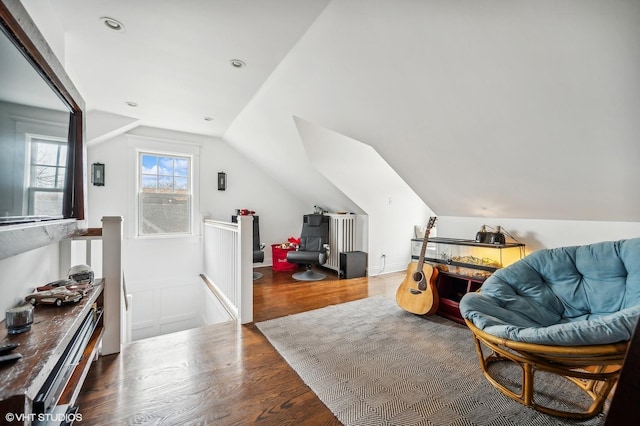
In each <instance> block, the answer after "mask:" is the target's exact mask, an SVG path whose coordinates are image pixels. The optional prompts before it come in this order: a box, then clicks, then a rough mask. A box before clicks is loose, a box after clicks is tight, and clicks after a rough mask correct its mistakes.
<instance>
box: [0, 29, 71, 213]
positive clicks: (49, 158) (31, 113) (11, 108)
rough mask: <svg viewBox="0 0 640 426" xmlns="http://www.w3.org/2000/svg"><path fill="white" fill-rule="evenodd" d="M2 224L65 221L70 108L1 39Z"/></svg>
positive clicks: (8, 41)
mask: <svg viewBox="0 0 640 426" xmlns="http://www.w3.org/2000/svg"><path fill="white" fill-rule="evenodd" d="M0 58H2V62H1V63H0V82H1V83H0V150H1V151H2V156H1V157H0V222H1V223H15V222H16V221H28V220H34V219H60V218H63V217H64V211H63V198H64V189H65V177H66V175H67V166H68V163H69V161H68V157H69V154H70V150H69V149H68V147H69V118H70V113H71V108H70V107H69V105H67V104H66V103H65V102H64V101H63V100H62V99H61V98H60V96H59V95H58V93H57V92H55V90H54V89H53V88H52V87H51V86H50V85H49V83H48V82H47V81H46V80H45V79H44V78H43V77H42V75H40V73H38V72H37V71H36V68H34V66H33V65H32V64H31V63H30V62H29V60H28V59H27V58H26V57H25V56H24V55H23V54H22V52H21V51H20V50H18V48H17V46H16V45H15V44H14V42H13V40H12V39H10V38H9V35H8V34H7V33H6V31H2V32H1V33H0Z"/></svg>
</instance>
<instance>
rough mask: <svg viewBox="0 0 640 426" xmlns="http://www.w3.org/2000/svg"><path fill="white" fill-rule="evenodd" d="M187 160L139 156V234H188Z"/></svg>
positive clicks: (189, 199)
mask: <svg viewBox="0 0 640 426" xmlns="http://www.w3.org/2000/svg"><path fill="white" fill-rule="evenodd" d="M190 179H191V160H190V159H189V158H187V157H172V156H169V155H153V154H140V182H141V191H140V195H139V197H140V198H139V218H138V220H139V226H138V232H139V234H140V235H160V234H186V233H190V232H191V194H190V190H191V188H190V186H189V182H190Z"/></svg>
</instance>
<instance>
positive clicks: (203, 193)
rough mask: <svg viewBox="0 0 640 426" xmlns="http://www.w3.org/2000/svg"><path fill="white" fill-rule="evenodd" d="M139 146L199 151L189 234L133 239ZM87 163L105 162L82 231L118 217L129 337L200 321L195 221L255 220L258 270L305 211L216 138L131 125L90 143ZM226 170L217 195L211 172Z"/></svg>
mask: <svg viewBox="0 0 640 426" xmlns="http://www.w3.org/2000/svg"><path fill="white" fill-rule="evenodd" d="M139 141H143V142H144V143H146V144H152V145H153V144H155V145H156V146H158V149H162V147H167V146H172V145H174V146H178V145H183V146H186V147H188V149H194V147H197V150H198V151H199V156H198V157H199V171H200V176H199V180H198V182H197V183H198V185H196V187H197V188H199V191H198V192H199V210H198V211H197V212H196V214H195V223H194V225H195V229H196V230H198V231H197V233H196V235H194V236H192V237H179V238H144V239H143V238H136V237H135V233H134V231H135V226H134V224H135V220H136V219H135V214H134V213H135V208H134V207H135V199H136V195H135V185H136V176H135V164H136V161H137V160H136V151H135V147H136V146H137V144H138V143H142V142H139ZM88 157H89V164H91V163H94V162H101V163H104V164H105V186H102V187H100V186H93V185H89V190H88V192H89V194H88V200H89V227H100V226H101V223H100V219H101V218H102V217H103V216H122V217H123V218H124V229H125V235H124V238H125V239H124V241H123V265H124V270H125V276H126V283H127V289H128V291H129V293H131V294H132V295H133V339H134V340H135V339H140V338H144V337H150V336H153V335H157V334H164V333H167V332H173V331H177V330H180V329H186V328H191V327H195V326H198V325H201V324H202V316H201V311H202V308H203V307H204V306H203V303H202V301H203V298H202V290H201V286H202V283H201V279H200V277H199V274H200V273H202V248H201V238H200V234H199V230H200V227H201V223H202V218H203V216H208V217H210V218H212V219H216V220H223V221H231V215H233V214H234V213H235V209H237V208H248V209H251V210H254V211H256V213H257V214H258V215H259V216H260V234H261V240H262V242H264V243H265V244H266V246H267V248H266V249H265V262H264V265H269V264H270V262H271V251H270V244H272V243H276V242H283V241H286V239H287V238H288V237H290V236H298V235H299V233H300V228H301V226H302V225H301V224H302V215H303V214H304V213H308V212H310V211H311V210H312V208H313V206H306V205H304V204H303V203H301V202H300V201H299V200H298V199H296V198H295V197H292V196H291V195H290V194H289V193H288V192H287V191H285V190H283V189H282V188H281V187H280V186H279V185H278V184H276V183H275V182H274V181H273V180H272V179H271V178H270V177H269V176H267V175H265V174H264V173H263V172H262V171H261V170H260V169H258V168H257V167H256V166H255V165H254V164H252V163H251V162H249V161H247V160H246V159H245V158H244V157H242V156H241V155H239V154H238V153H237V152H236V151H235V150H234V149H233V148H231V147H230V146H228V145H227V144H226V143H224V142H222V141H221V140H219V139H215V138H209V137H203V136H197V135H192V134H185V133H178V132H170V131H164V130H161V129H153V128H138V129H135V130H133V131H131V132H128V133H126V134H124V135H120V136H117V137H115V138H113V139H110V140H105V141H103V142H101V143H97V144H94V145H91V146H90V147H89V148H88ZM219 171H224V172H226V173H227V189H226V191H218V190H217V173H218V172H219Z"/></svg>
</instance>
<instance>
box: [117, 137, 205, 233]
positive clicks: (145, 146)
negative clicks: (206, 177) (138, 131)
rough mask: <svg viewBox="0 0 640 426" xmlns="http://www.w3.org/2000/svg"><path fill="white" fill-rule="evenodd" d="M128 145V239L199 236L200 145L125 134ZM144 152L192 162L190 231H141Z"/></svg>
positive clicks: (126, 227) (126, 228)
mask: <svg viewBox="0 0 640 426" xmlns="http://www.w3.org/2000/svg"><path fill="white" fill-rule="evenodd" d="M127 143H128V146H129V152H130V155H129V156H128V157H129V159H130V165H131V166H130V167H129V168H128V169H129V170H130V171H131V175H129V182H131V192H130V196H129V197H127V198H128V200H129V203H128V204H129V207H128V208H127V211H128V212H129V213H130V215H129V216H130V217H131V220H129V221H125V231H126V235H128V236H129V238H133V239H141V240H148V239H171V238H198V237H199V236H200V233H201V226H200V221H199V220H197V218H198V217H199V216H200V215H199V212H200V195H199V194H200V190H199V181H200V144H194V143H190V142H183V141H175V140H168V139H160V138H155V137H147V136H139V135H132V134H128V135H127ZM141 153H147V154H152V155H166V156H170V157H171V156H175V157H189V158H190V162H191V176H190V186H191V206H190V221H191V231H190V232H189V233H175V234H142V233H141V230H140V229H139V228H140V220H139V218H140V212H139V206H140V205H139V195H138V194H139V193H140V155H141Z"/></svg>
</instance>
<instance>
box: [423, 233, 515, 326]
mask: <svg viewBox="0 0 640 426" xmlns="http://www.w3.org/2000/svg"><path fill="white" fill-rule="evenodd" d="M422 241H423V240H421V239H412V240H411V258H412V259H413V260H417V259H418V258H419V252H420V249H421V248H422ZM524 250H525V245H524V244H522V243H504V244H488V243H479V242H476V241H474V240H465V239H459V238H441V237H434V238H429V242H428V244H427V248H426V250H425V258H424V259H425V262H428V263H430V264H432V265H433V266H434V267H435V268H437V269H438V272H439V274H438V278H437V281H436V288H437V291H438V297H439V299H440V304H439V307H438V315H441V316H443V317H445V318H448V319H450V320H453V321H456V322H459V323H461V324H464V320H463V319H462V316H461V315H460V309H459V307H458V304H459V302H460V299H461V298H462V296H464V295H465V294H466V293H469V292H471V291H476V290H478V289H479V288H480V287H481V286H482V283H483V282H484V281H485V280H486V279H487V278H488V277H489V276H491V274H492V273H494V272H495V271H496V270H498V269H500V268H503V267H505V266H508V265H510V264H511V263H513V262H515V261H517V260H520V259H522V258H523V257H524V253H525V251H524Z"/></svg>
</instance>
